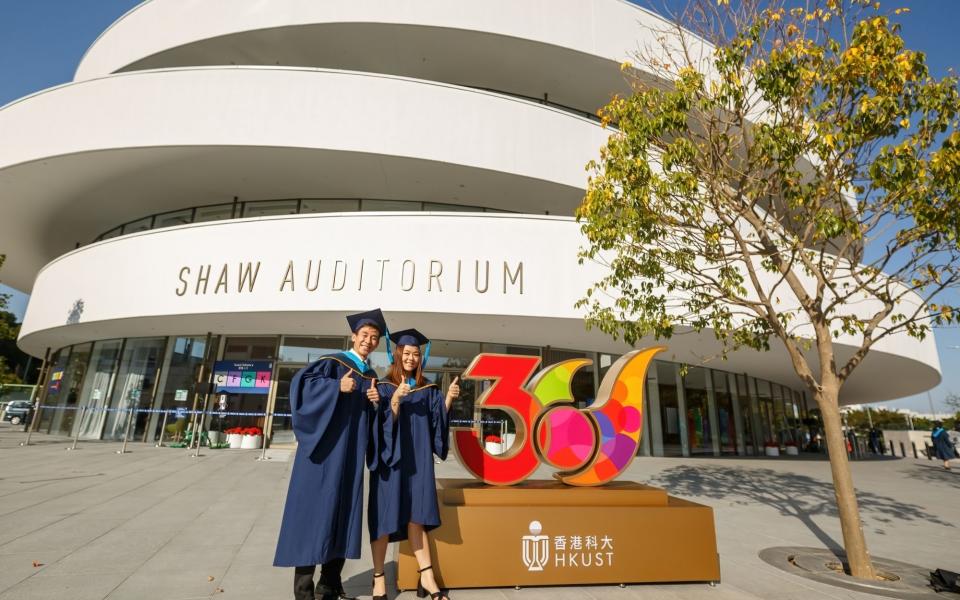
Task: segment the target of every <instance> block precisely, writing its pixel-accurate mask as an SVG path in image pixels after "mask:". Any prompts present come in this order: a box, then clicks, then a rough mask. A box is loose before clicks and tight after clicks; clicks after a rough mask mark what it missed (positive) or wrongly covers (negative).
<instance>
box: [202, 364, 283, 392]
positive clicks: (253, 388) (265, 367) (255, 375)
mask: <svg viewBox="0 0 960 600" xmlns="http://www.w3.org/2000/svg"><path fill="white" fill-rule="evenodd" d="M272 376H273V362H272V361H268V360H218V361H217V362H215V363H214V365H213V386H214V392H215V393H217V394H220V393H226V394H269V393H270V383H271V379H272Z"/></svg>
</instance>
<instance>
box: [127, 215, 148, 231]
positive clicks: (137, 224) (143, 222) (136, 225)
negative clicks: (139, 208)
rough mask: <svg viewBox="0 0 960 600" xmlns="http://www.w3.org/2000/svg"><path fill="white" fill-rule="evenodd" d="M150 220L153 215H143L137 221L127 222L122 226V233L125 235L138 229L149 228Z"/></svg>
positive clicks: (145, 229) (144, 229)
mask: <svg viewBox="0 0 960 600" xmlns="http://www.w3.org/2000/svg"><path fill="white" fill-rule="evenodd" d="M152 222H153V217H145V218H143V219H140V220H138V221H134V222H132V223H127V224H126V225H124V226H123V235H127V234H128V233H136V232H138V231H147V230H148V229H150V228H151V224H152Z"/></svg>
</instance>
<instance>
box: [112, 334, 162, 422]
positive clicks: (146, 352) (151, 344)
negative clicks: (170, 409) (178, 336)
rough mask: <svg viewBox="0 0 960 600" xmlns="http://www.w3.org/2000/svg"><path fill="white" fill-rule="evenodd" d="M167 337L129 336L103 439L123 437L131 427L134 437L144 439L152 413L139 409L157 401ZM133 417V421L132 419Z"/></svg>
mask: <svg viewBox="0 0 960 600" xmlns="http://www.w3.org/2000/svg"><path fill="white" fill-rule="evenodd" d="M166 342H167V338H162V337H159V338H135V339H128V340H127V343H126V345H124V348H123V356H122V357H121V360H120V372H119V373H118V374H117V383H116V385H115V386H114V391H113V395H112V396H111V399H110V404H111V406H112V408H113V409H114V411H112V412H110V413H109V414H108V415H107V422H106V427H105V428H104V430H103V439H105V440H122V439H123V436H124V435H125V434H126V433H127V425H128V423H129V426H130V434H129V435H130V438H129V439H130V440H135V439H140V438H141V437H142V436H143V432H144V430H145V428H146V426H147V422H148V421H149V417H150V415H149V413H146V412H138V411H139V409H141V408H149V407H150V406H151V405H152V404H153V394H154V390H155V388H156V384H157V375H159V370H160V364H161V362H162V361H163V350H164V348H165V346H166ZM131 419H133V421H131Z"/></svg>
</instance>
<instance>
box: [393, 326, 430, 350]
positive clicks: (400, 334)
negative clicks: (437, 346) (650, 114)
mask: <svg viewBox="0 0 960 600" xmlns="http://www.w3.org/2000/svg"><path fill="white" fill-rule="evenodd" d="M390 341H392V342H393V343H394V344H396V345H398V346H422V345H424V344H426V343H427V342H429V341H430V340H429V338H427V336H425V335H423V334H422V333H420V332H419V331H417V330H416V329H404V330H403V331H396V332H394V333H391V334H390Z"/></svg>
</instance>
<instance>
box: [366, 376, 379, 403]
mask: <svg viewBox="0 0 960 600" xmlns="http://www.w3.org/2000/svg"><path fill="white" fill-rule="evenodd" d="M367 399H368V400H369V401H370V402H373V403H374V404H376V403H377V402H380V392H378V391H377V379H376V378H374V379H373V381H372V382H370V389H369V390H367Z"/></svg>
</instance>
